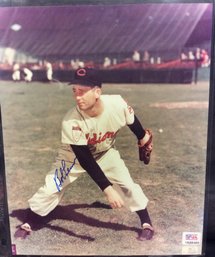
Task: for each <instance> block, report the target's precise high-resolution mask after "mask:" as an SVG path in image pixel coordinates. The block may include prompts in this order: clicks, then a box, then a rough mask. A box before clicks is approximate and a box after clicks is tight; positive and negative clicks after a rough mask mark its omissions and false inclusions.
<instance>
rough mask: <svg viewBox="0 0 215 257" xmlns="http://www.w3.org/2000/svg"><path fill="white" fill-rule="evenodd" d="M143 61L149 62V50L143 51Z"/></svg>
mask: <svg viewBox="0 0 215 257" xmlns="http://www.w3.org/2000/svg"><path fill="white" fill-rule="evenodd" d="M143 61H144V62H149V61H150V55H149V52H148V51H146V50H145V51H144V53H143Z"/></svg>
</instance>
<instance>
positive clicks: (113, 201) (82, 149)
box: [71, 145, 124, 208]
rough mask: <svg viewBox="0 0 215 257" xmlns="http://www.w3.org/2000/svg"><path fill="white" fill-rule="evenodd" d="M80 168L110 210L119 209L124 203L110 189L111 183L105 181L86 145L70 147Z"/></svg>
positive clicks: (115, 192)
mask: <svg viewBox="0 0 215 257" xmlns="http://www.w3.org/2000/svg"><path fill="white" fill-rule="evenodd" d="M71 148H72V150H73V152H74V153H75V155H76V157H77V159H78V161H79V163H80V165H81V167H82V168H83V169H84V170H86V172H87V173H88V174H89V175H90V177H91V178H92V179H93V180H94V181H95V183H96V184H97V185H98V186H99V187H100V189H101V190H102V191H103V192H104V194H105V195H106V197H107V200H108V202H109V203H110V205H111V207H112V208H121V207H122V206H123V205H124V202H123V200H122V198H121V197H120V195H119V194H118V193H117V191H115V189H114V188H113V187H112V183H111V182H110V181H109V180H108V179H107V177H106V176H105V174H104V172H103V171H102V170H101V168H100V166H99V165H98V163H97V162H96V161H95V159H94V158H93V156H92V153H91V152H90V150H89V148H88V146H87V145H71Z"/></svg>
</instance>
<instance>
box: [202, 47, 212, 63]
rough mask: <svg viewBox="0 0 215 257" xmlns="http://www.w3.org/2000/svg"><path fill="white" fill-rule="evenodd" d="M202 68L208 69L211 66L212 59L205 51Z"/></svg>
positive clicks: (203, 52) (203, 51)
mask: <svg viewBox="0 0 215 257" xmlns="http://www.w3.org/2000/svg"><path fill="white" fill-rule="evenodd" d="M201 59H202V67H208V66H209V65H210V57H209V55H208V53H207V51H206V50H205V49H202V50H201Z"/></svg>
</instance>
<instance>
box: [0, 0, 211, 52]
mask: <svg viewBox="0 0 215 257" xmlns="http://www.w3.org/2000/svg"><path fill="white" fill-rule="evenodd" d="M211 9H212V5H211V4H205V3H204V4H201V3H199V4H197V3H195V4H193V3H186V4H181V3H180V4H179V3H177V4H174V3H168V4H167V3H166V4H127V5H69V6H52V7H51V6H49V7H47V6H43V7H42V6H40V7H1V8H0V46H1V47H12V48H15V49H18V50H20V51H23V52H25V53H27V54H30V55H33V56H41V57H51V56H52V57H53V56H58V57H61V56H68V57H69V56H77V55H86V54H95V53H96V54H105V53H125V52H132V51H133V50H135V49H137V50H140V51H144V50H149V51H150V50H152V51H154V50H159V51H172V50H179V49H182V48H183V47H184V46H185V45H186V43H187V42H190V44H189V45H191V46H192V44H196V43H198V42H199V43H201V41H204V40H210V36H211V35H210V32H211V19H212V15H211ZM205 13H206V14H207V15H205ZM208 14H209V16H208ZM202 19H203V24H204V26H203V28H202V27H201V26H200V27H201V30H202V31H199V33H198V29H197V30H196V28H197V25H198V24H202V22H201V21H202ZM14 24H19V25H21V29H20V30H19V31H14V30H12V29H11V26H12V25H14ZM194 32H195V33H194ZM199 35H204V36H202V37H201V36H199ZM191 36H193V37H194V38H191ZM195 37H196V40H195Z"/></svg>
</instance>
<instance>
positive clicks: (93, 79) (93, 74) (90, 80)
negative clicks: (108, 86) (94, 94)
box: [69, 67, 102, 87]
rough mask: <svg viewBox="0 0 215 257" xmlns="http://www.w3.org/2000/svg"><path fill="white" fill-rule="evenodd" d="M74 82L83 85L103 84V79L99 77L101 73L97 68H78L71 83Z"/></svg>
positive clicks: (99, 85)
mask: <svg viewBox="0 0 215 257" xmlns="http://www.w3.org/2000/svg"><path fill="white" fill-rule="evenodd" d="M72 84H79V85H83V86H92V87H95V86H98V87H101V86H102V82H101V79H100V77H99V73H98V71H97V70H95V69H93V68H88V67H85V68H78V69H77V70H76V71H75V74H74V79H73V80H72V81H71V82H70V83H69V85H72Z"/></svg>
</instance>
